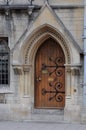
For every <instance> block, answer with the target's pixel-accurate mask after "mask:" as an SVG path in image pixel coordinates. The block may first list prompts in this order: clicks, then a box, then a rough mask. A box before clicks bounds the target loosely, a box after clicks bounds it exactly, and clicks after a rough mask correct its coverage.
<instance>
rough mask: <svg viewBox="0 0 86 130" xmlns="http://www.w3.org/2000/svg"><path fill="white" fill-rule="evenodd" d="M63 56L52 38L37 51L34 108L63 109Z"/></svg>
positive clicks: (59, 47)
mask: <svg viewBox="0 0 86 130" xmlns="http://www.w3.org/2000/svg"><path fill="white" fill-rule="evenodd" d="M64 63H65V56H64V53H63V50H62V48H61V46H60V45H59V44H58V43H57V42H56V41H55V40H53V39H52V38H49V39H47V40H46V41H45V42H44V43H43V44H42V45H41V46H40V47H39V49H38V51H37V54H36V57H35V76H34V79H35V96H34V100H35V104H34V105H35V108H64V106H65V67H64Z"/></svg>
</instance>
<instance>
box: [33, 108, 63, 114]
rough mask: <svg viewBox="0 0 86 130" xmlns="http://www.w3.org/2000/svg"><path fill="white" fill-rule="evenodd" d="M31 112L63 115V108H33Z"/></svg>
mask: <svg viewBox="0 0 86 130" xmlns="http://www.w3.org/2000/svg"><path fill="white" fill-rule="evenodd" d="M32 114H43V115H45V114H47V115H64V110H63V109H59V110H55V109H33V110H32Z"/></svg>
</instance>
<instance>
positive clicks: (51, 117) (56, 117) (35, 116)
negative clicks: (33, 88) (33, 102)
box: [31, 114, 64, 123]
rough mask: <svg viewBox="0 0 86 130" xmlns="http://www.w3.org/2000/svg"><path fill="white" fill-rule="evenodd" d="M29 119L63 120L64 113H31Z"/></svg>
mask: <svg viewBox="0 0 86 130" xmlns="http://www.w3.org/2000/svg"><path fill="white" fill-rule="evenodd" d="M31 121H39V122H42V121H43V122H61V123H62V122H64V115H53V114H51V115H48V114H32V115H31Z"/></svg>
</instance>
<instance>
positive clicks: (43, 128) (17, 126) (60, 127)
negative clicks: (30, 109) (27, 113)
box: [0, 121, 86, 130]
mask: <svg viewBox="0 0 86 130" xmlns="http://www.w3.org/2000/svg"><path fill="white" fill-rule="evenodd" d="M0 130H86V124H66V123H65V124H64V123H38V122H9V121H8V122H2V121H1V122H0Z"/></svg>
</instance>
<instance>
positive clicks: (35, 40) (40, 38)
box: [24, 24, 72, 64]
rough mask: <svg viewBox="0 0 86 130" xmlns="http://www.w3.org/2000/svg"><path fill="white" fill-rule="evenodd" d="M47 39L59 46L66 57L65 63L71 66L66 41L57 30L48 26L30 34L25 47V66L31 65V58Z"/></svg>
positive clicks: (69, 50)
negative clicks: (52, 40)
mask: <svg viewBox="0 0 86 130" xmlns="http://www.w3.org/2000/svg"><path fill="white" fill-rule="evenodd" d="M49 37H50V38H52V39H54V40H55V41H57V42H58V43H59V44H60V46H61V47H62V49H63V51H64V54H65V57H66V63H67V64H71V59H72V58H71V54H70V52H71V49H70V47H69V45H68V41H67V40H65V38H64V37H63V35H62V34H61V33H60V32H59V30H55V29H54V28H53V27H51V26H50V25H48V24H45V25H43V26H41V27H39V28H38V29H36V30H35V31H34V32H33V33H32V35H31V38H30V39H29V44H27V45H26V49H25V53H24V54H25V56H24V59H25V60H24V62H25V64H31V62H32V61H31V60H33V57H34V56H35V53H36V51H37V49H38V48H39V46H40V45H41V44H42V43H43V42H44V41H45V40H46V39H48V38H49Z"/></svg>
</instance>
